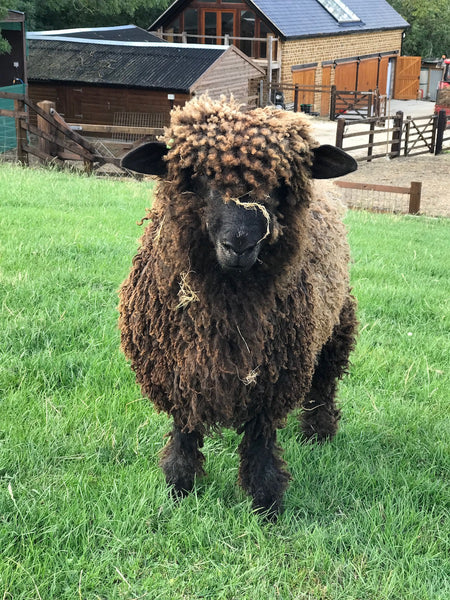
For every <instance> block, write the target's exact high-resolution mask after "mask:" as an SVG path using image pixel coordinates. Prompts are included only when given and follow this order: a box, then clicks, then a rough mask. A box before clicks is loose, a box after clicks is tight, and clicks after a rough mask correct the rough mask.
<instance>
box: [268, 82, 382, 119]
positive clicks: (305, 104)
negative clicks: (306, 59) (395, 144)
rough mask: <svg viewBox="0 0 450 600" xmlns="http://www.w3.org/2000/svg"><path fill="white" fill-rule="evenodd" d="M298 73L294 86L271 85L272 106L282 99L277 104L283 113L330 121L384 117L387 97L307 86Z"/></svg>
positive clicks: (378, 94) (375, 91) (369, 92)
mask: <svg viewBox="0 0 450 600" xmlns="http://www.w3.org/2000/svg"><path fill="white" fill-rule="evenodd" d="M297 73H300V74H302V78H301V79H300V78H299V77H297V81H298V82H297V83H293V84H281V83H272V84H271V85H270V87H269V92H270V93H269V97H270V98H271V101H272V103H274V104H277V101H276V100H275V99H276V98H282V101H279V102H278V103H279V104H280V105H282V106H283V107H284V108H285V109H286V110H293V111H294V112H298V111H300V110H301V111H303V112H307V113H310V114H314V115H320V116H329V117H330V119H331V120H332V121H334V120H335V119H337V118H338V117H340V116H341V115H345V117H346V118H347V119H364V118H368V117H373V116H381V115H383V114H385V113H386V102H385V100H386V96H382V95H380V92H379V90H378V89H374V90H368V91H367V92H361V91H355V90H345V89H344V90H342V89H338V88H337V87H336V86H335V85H315V84H313V83H308V81H312V79H310V80H308V79H307V78H306V74H307V73H308V71H307V70H303V71H299V72H297ZM294 75H295V73H294ZM294 80H295V78H294ZM300 81H302V83H300Z"/></svg>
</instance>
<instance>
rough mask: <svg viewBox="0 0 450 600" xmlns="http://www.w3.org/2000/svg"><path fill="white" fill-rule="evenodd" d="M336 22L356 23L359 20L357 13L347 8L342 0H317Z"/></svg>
mask: <svg viewBox="0 0 450 600" xmlns="http://www.w3.org/2000/svg"><path fill="white" fill-rule="evenodd" d="M317 2H318V3H319V4H321V5H322V6H323V7H324V8H325V9H326V10H327V11H328V12H329V13H330V15H331V16H332V17H334V18H335V19H336V21H337V22H338V23H356V22H358V21H361V19H360V18H359V17H358V15H355V13H354V12H353V11H352V10H350V9H349V7H348V6H347V5H346V4H344V3H343V2H342V0H317Z"/></svg>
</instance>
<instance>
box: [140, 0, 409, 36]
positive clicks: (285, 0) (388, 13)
mask: <svg viewBox="0 0 450 600" xmlns="http://www.w3.org/2000/svg"><path fill="white" fill-rule="evenodd" d="M245 1H246V3H247V4H248V5H249V6H253V8H254V9H255V11H256V12H257V13H258V14H260V15H261V16H263V17H265V18H266V19H267V20H268V21H269V22H270V23H272V27H273V29H274V32H275V33H277V34H278V35H280V36H281V37H282V38H284V39H297V38H303V37H319V36H325V35H328V36H330V35H338V34H343V33H357V32H364V31H378V30H387V29H405V28H406V27H408V23H407V22H406V21H405V19H403V17H401V16H400V15H399V14H398V12H397V11H396V10H394V9H393V8H392V6H391V5H390V4H389V3H388V2H386V0H370V1H369V0H343V1H344V3H345V4H346V5H347V6H348V8H349V9H350V10H351V11H352V12H354V13H355V14H356V15H358V17H359V18H360V19H361V21H359V22H350V23H339V22H338V21H337V20H336V19H335V18H334V17H333V16H332V14H331V13H330V12H329V11H328V10H327V9H326V8H324V6H322V4H321V3H320V2H318V1H317V0H245ZM185 4H187V3H186V0H176V1H175V2H174V3H173V4H171V5H170V6H169V8H168V9H167V10H166V11H165V12H164V13H163V14H162V15H161V16H160V17H159V18H158V19H157V20H156V21H155V22H154V23H153V24H152V26H151V27H150V29H157V28H158V27H162V26H164V25H167V24H168V23H169V22H170V21H171V20H172V19H173V18H174V16H175V15H176V14H178V12H179V11H180V10H181V9H182V7H183V5H185Z"/></svg>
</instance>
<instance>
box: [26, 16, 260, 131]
mask: <svg viewBox="0 0 450 600" xmlns="http://www.w3.org/2000/svg"><path fill="white" fill-rule="evenodd" d="M137 29H138V28H137ZM70 31H73V30H70ZM141 31H142V30H141ZM75 33H76V32H75ZM135 33H136V32H135ZM143 33H145V34H146V35H147V36H148V35H151V34H149V33H148V32H145V31H144V32H143ZM129 34H130V32H129ZM73 35H74V34H73V33H71V34H68V35H66V33H64V32H61V31H60V32H57V33H55V32H44V33H31V34H29V35H28V43H29V59H28V74H29V75H28V76H29V95H30V97H31V98H32V99H33V100H34V101H35V102H38V101H40V100H51V101H53V102H55V104H56V109H57V111H58V112H60V113H61V114H62V115H63V116H64V118H65V119H66V121H69V122H72V123H95V124H105V125H118V124H120V125H135V124H137V125H143V126H149V127H161V126H162V125H164V124H166V123H167V121H168V117H169V112H170V110H171V108H172V107H173V106H176V105H183V104H184V103H185V102H186V101H187V100H188V99H189V98H191V97H192V96H193V95H194V94H199V93H202V92H205V91H208V92H209V94H210V95H211V96H212V97H218V96H219V95H220V94H224V93H225V94H230V93H233V94H234V96H235V97H236V98H237V99H238V100H240V101H242V102H244V103H245V102H247V101H248V97H249V91H250V89H256V82H257V81H259V80H260V79H261V78H262V77H263V76H264V71H263V70H262V69H261V68H260V67H258V66H256V65H255V64H253V62H252V60H251V59H250V58H249V57H247V56H246V55H245V54H244V53H242V52H241V51H240V50H239V49H237V48H235V47H233V46H229V47H225V46H217V45H203V44H202V45H200V44H194V45H184V44H172V43H164V42H162V41H161V39H159V40H158V42H154V41H150V42H149V41H131V40H123V39H117V38H116V39H99V38H98V37H95V38H94V37H91V38H85V37H73ZM77 35H84V34H82V33H78V34H77ZM102 35H105V34H104V32H102ZM143 115H146V117H144V116H143ZM139 116H140V117H141V118H138V117H139Z"/></svg>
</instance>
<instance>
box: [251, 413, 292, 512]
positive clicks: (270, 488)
mask: <svg viewBox="0 0 450 600" xmlns="http://www.w3.org/2000/svg"><path fill="white" fill-rule="evenodd" d="M243 430H244V437H243V439H242V441H241V444H240V445H239V454H240V457H241V464H240V469H239V483H240V484H241V486H242V487H243V488H244V490H245V491H246V492H247V493H248V494H250V496H252V498H253V507H254V509H255V510H257V511H258V512H262V513H265V515H266V516H267V517H268V518H269V519H275V518H276V517H277V515H278V513H279V512H280V510H281V503H282V498H283V495H284V492H285V490H286V488H287V486H288V483H289V480H290V475H289V473H288V472H287V471H286V470H285V469H284V467H285V465H286V463H285V461H284V460H283V459H282V458H281V457H280V454H281V449H280V448H279V447H278V446H277V444H276V430H270V429H269V430H267V428H265V427H262V420H261V419H260V418H258V417H257V418H256V419H253V420H252V421H250V422H249V423H247V424H246V425H245V427H244V428H243Z"/></svg>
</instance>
